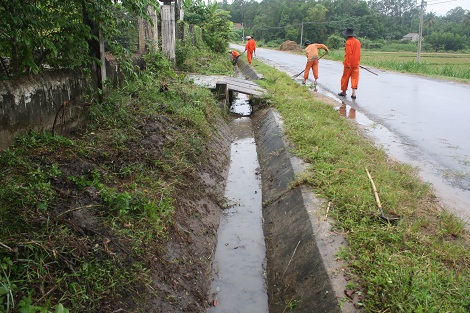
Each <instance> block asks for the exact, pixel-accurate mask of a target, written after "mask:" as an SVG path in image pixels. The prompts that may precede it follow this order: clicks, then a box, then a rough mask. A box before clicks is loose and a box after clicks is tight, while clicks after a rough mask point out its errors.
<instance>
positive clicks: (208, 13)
mask: <svg viewBox="0 0 470 313" xmlns="http://www.w3.org/2000/svg"><path fill="white" fill-rule="evenodd" d="M183 5H184V7H185V9H186V12H185V17H184V20H185V22H187V23H188V24H193V25H198V26H200V27H201V28H202V30H203V31H204V36H203V39H204V42H205V44H206V45H207V46H208V47H209V48H210V49H211V50H212V51H214V52H216V53H222V52H224V51H225V50H227V47H228V42H229V40H230V38H231V26H232V23H231V22H230V20H229V19H230V15H229V13H228V12H227V11H223V10H220V9H218V7H217V3H216V2H215V1H214V2H212V1H209V2H208V4H205V3H204V2H203V1H201V0H193V1H191V0H186V1H183Z"/></svg>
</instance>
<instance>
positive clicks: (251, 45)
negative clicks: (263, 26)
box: [243, 36, 256, 64]
mask: <svg viewBox="0 0 470 313" xmlns="http://www.w3.org/2000/svg"><path fill="white" fill-rule="evenodd" d="M248 37H249V38H248V41H247V43H246V45H245V51H243V52H247V54H246V57H247V59H248V63H249V64H251V62H252V60H253V53H255V51H256V41H255V38H254V37H253V36H248Z"/></svg>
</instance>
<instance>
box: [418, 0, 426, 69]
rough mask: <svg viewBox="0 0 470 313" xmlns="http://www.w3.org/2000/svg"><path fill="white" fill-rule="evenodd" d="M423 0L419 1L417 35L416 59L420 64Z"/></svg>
mask: <svg viewBox="0 0 470 313" xmlns="http://www.w3.org/2000/svg"><path fill="white" fill-rule="evenodd" d="M424 3H425V2H424V0H421V8H420V11H419V34H418V57H417V61H418V63H419V62H420V57H421V40H422V39H421V38H422V37H423V15H424Z"/></svg>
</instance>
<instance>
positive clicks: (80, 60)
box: [0, 0, 155, 77]
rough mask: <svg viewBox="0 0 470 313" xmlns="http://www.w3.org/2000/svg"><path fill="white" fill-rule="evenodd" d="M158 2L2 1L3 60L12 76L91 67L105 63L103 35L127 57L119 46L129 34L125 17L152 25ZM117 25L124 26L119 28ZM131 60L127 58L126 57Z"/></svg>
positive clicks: (0, 35)
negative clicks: (121, 21) (149, 9)
mask: <svg viewBox="0 0 470 313" xmlns="http://www.w3.org/2000/svg"><path fill="white" fill-rule="evenodd" d="M154 2H155V0H127V1H122V2H121V1H114V0H70V1H63V0H2V1H1V2H0V55H1V56H2V57H3V58H7V59H9V60H10V62H9V63H8V66H7V65H6V64H5V63H3V65H4V66H3V67H2V68H3V70H4V72H5V73H6V75H7V76H9V77H12V76H18V75H21V74H28V73H38V72H40V71H41V70H44V69H46V68H77V67H79V68H85V67H89V66H90V64H93V63H97V62H98V60H99V44H98V32H99V31H100V30H101V32H102V34H103V35H104V37H105V39H106V44H107V47H108V48H109V49H114V51H112V52H116V54H119V53H118V52H125V51H126V49H125V48H124V47H123V46H122V45H121V44H120V43H119V42H118V41H116V38H118V37H119V36H121V35H122V33H123V32H124V31H126V29H123V28H122V24H119V20H118V17H119V16H122V14H116V13H117V12H125V14H131V15H133V16H140V17H143V18H145V19H146V20H149V18H148V17H147V15H146V9H147V6H149V5H154V4H155V3H154ZM117 25H120V27H118V26H117ZM123 60H126V58H123Z"/></svg>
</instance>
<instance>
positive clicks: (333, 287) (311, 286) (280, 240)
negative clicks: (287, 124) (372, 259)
mask: <svg viewBox="0 0 470 313" xmlns="http://www.w3.org/2000/svg"><path fill="white" fill-rule="evenodd" d="M252 118H253V123H254V132H255V139H256V142H257V150H258V158H259V162H260V166H261V173H262V181H263V183H262V194H263V217H264V227H263V228H264V236H265V242H266V251H267V256H266V257H267V275H268V298H269V312H270V313H278V312H279V313H280V312H289V311H290V309H291V308H295V309H293V312H309V313H311V312H360V310H357V309H355V306H354V304H353V302H354V301H353V300H352V299H350V298H347V297H346V296H345V290H346V280H345V278H344V276H343V273H342V270H341V269H342V263H341V262H340V261H338V260H337V259H336V257H335V253H336V251H337V250H338V248H339V247H340V245H341V244H344V241H343V238H342V236H340V235H339V234H335V233H334V232H332V231H331V227H330V226H329V224H328V221H327V218H326V217H325V212H326V208H327V206H326V205H324V206H323V204H324V203H322V201H321V200H319V199H317V198H316V197H315V196H314V195H313V194H312V193H311V192H310V191H308V190H307V189H305V188H301V187H295V186H293V185H292V183H293V181H294V177H295V173H296V172H298V171H301V170H302V164H301V162H300V161H299V160H298V159H295V158H292V156H291V155H290V154H289V151H288V143H287V141H286V140H284V137H283V131H282V121H281V120H280V118H279V116H277V114H276V112H275V111H274V110H272V109H268V110H263V111H259V112H256V113H255V115H254V116H252ZM340 304H341V305H340ZM340 307H341V308H340Z"/></svg>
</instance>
